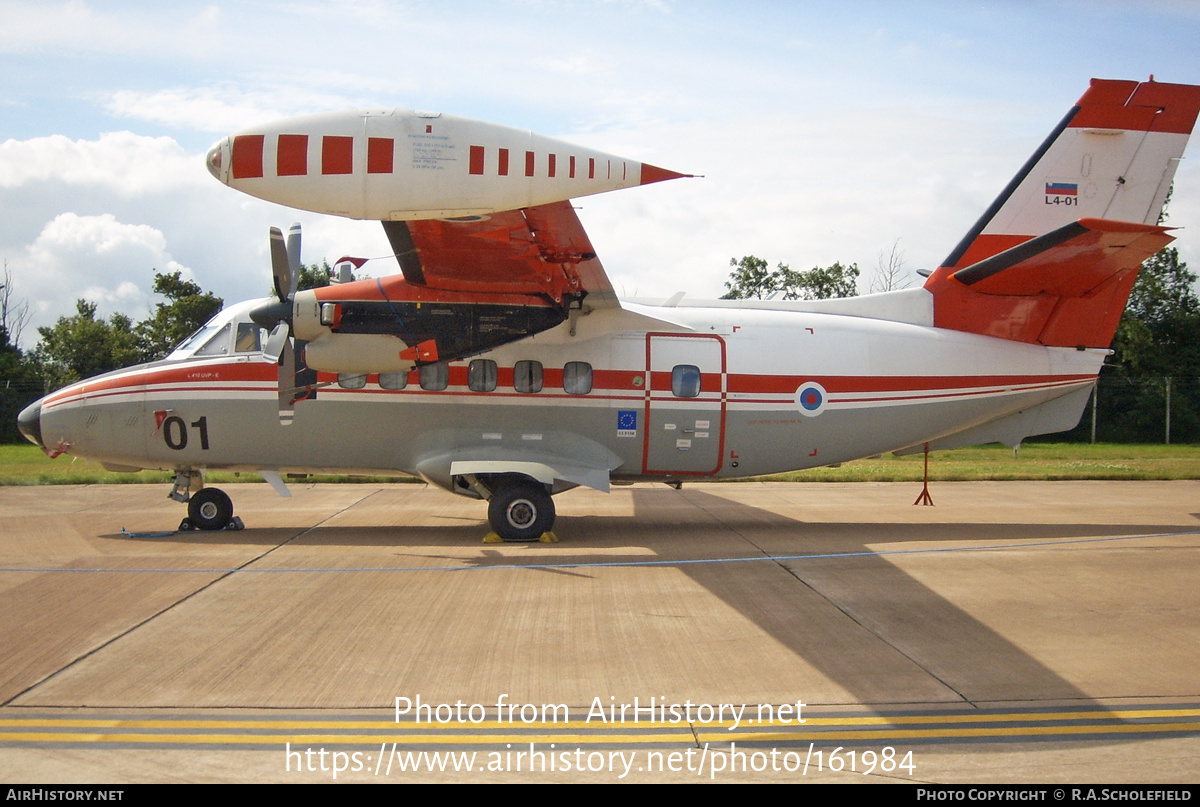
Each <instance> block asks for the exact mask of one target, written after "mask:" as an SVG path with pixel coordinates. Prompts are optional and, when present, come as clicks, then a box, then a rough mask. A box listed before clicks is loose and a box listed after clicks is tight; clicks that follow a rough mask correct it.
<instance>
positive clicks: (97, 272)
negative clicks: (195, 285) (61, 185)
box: [9, 213, 191, 327]
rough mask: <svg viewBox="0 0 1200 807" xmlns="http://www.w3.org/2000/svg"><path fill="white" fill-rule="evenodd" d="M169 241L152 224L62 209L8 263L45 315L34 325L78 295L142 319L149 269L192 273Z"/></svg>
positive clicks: (54, 314)
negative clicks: (174, 253) (177, 258)
mask: <svg viewBox="0 0 1200 807" xmlns="http://www.w3.org/2000/svg"><path fill="white" fill-rule="evenodd" d="M166 245H167V239H166V237H165V236H164V235H163V234H162V232H160V231H159V230H157V229H155V228H154V227H150V226H147V225H144V224H126V223H123V222H120V221H118V220H117V219H116V217H115V216H113V215H112V214H109V213H105V214H103V215H99V216H80V215H78V214H76V213H61V214H59V215H58V216H55V217H54V219H53V220H52V221H50V222H47V224H46V226H45V227H43V228H42V231H41V233H40V234H39V235H38V237H37V239H36V240H35V241H34V242H33V243H32V244H30V245H29V247H28V248H27V249H26V252H25V254H24V255H23V256H21V257H19V258H16V259H14V260H12V261H11V262H10V264H9V266H10V269H11V270H12V272H13V275H14V278H13V282H14V286H15V288H16V289H17V291H18V293H19V294H20V295H21V296H22V297H23V298H25V299H27V300H29V301H30V303H31V306H32V307H33V309H34V310H35V311H37V312H41V313H42V316H37V315H35V318H34V319H35V321H34V322H33V323H31V324H32V325H33V326H34V327H37V326H38V325H47V324H50V322H52V321H53V320H54V319H55V318H56V317H57V316H61V315H63V314H65V313H67V312H69V311H71V310H72V309H73V308H74V301H75V299H77V298H80V297H82V298H84V299H86V300H89V301H91V302H94V303H97V304H98V306H99V313H100V314H101V315H102V316H107V315H108V314H111V313H114V312H117V311H120V312H122V313H126V314H129V315H130V316H131V317H133V318H134V319H139V318H141V317H144V316H145V314H146V313H147V312H148V310H149V303H150V294H149V286H150V283H149V282H147V281H148V280H149V279H150V278H152V272H151V269H154V268H158V269H160V270H169V271H175V270H176V269H178V270H180V271H182V272H183V273H184V274H185V275H186V276H189V277H190V276H191V272H190V270H188V269H187V268H186V267H184V266H182V265H180V264H179V263H177V262H176V261H174V260H173V259H172V257H171V255H170V254H169V253H168V252H167V249H166Z"/></svg>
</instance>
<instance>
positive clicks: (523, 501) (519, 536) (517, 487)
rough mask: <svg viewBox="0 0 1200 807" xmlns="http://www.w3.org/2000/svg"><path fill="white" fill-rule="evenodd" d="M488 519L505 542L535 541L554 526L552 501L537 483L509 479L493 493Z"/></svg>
mask: <svg viewBox="0 0 1200 807" xmlns="http://www.w3.org/2000/svg"><path fill="white" fill-rule="evenodd" d="M488 522H489V523H490V524H491V525H492V529H493V530H495V532H496V534H497V535H499V536H500V537H501V538H503V539H504V540H506V541H536V540H537V539H538V538H540V537H542V533H544V532H549V530H550V528H551V527H553V526H554V500H553V499H551V498H550V494H549V493H547V492H546V488H545V487H543V486H542V485H541V484H539V483H537V482H534V481H532V480H531V481H527V482H511V483H508V484H506V485H503V486H501V488H500V489H499V490H497V491H496V492H495V493H494V494H493V495H492V500H491V501H490V502H489V503H488Z"/></svg>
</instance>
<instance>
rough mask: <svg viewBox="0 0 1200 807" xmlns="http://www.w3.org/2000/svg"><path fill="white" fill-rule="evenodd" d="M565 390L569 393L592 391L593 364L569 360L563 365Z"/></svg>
mask: <svg viewBox="0 0 1200 807" xmlns="http://www.w3.org/2000/svg"><path fill="white" fill-rule="evenodd" d="M563 391H564V392H566V393H567V394H569V395H587V394H588V393H589V392H591V391H592V365H590V364H588V363H587V362H586V361H569V362H567V363H566V366H564V367H563Z"/></svg>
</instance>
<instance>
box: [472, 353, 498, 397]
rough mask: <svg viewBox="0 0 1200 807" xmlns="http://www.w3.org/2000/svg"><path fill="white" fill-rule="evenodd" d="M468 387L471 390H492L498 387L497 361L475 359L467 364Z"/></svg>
mask: <svg viewBox="0 0 1200 807" xmlns="http://www.w3.org/2000/svg"><path fill="white" fill-rule="evenodd" d="M467 387H468V388H470V390H471V392H491V391H492V390H494V389H495V388H496V362H494V361H492V360H491V359H475V360H474V361H472V362H471V363H470V364H469V365H467Z"/></svg>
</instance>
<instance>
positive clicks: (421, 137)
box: [20, 80, 1200, 540]
mask: <svg viewBox="0 0 1200 807" xmlns="http://www.w3.org/2000/svg"><path fill="white" fill-rule="evenodd" d="M1198 111H1200V87H1193V86H1185V85H1175V84H1162V83H1157V82H1154V81H1149V82H1144V83H1138V82H1134V81H1107V80H1093V81H1092V83H1091V86H1090V87H1089V88H1088V90H1087V92H1085V93H1084V95H1083V97H1082V98H1080V100H1079V101H1078V103H1077V104H1076V105H1075V106H1074V107H1072V108H1071V110H1070V112H1068V114H1067V115H1066V117H1064V118H1063V120H1062V121H1061V122H1060V123H1059V124H1058V125H1057V126H1056V127H1055V128H1054V130H1053V131H1052V132H1051V134H1050V136H1049V137H1048V138H1047V139H1046V141H1045V142H1044V143H1042V145H1041V146H1040V147H1038V149H1037V150H1036V151H1035V152H1034V154H1033V156H1032V157H1031V158H1030V159H1029V161H1028V162H1027V163H1026V164H1025V165H1024V166H1023V167H1022V168H1021V169H1020V171H1019V172H1018V173H1017V175H1016V176H1015V177H1014V178H1013V180H1012V181H1011V182H1010V183H1009V184H1008V185H1007V186H1006V187H1005V188H1004V189H1003V190H1002V192H1001V193H1000V195H999V197H998V198H997V199H996V201H995V202H994V203H993V204H992V205H991V206H990V207H989V208H988V209H987V211H985V212H984V214H983V216H982V217H981V218H980V219H979V221H978V222H977V223H976V224H975V226H973V227H972V228H971V229H970V231H969V232H968V233H967V234H966V235H965V236H964V237H963V239H962V240H961V241H960V243H959V244H958V245H957V246H955V247H954V249H953V250H952V251H951V253H950V255H949V257H947V259H946V260H945V261H943V264H942V265H941V266H940V267H938V268H936V269H935V270H933V271H932V272H931V273H930V274H929V276H928V279H927V280H926V282H925V284H924V286H923V287H921V288H915V289H907V290H904V291H897V292H887V293H884V294H876V295H869V296H865V297H855V298H848V299H841V300H825V301H796V302H789V301H757V300H737V301H725V300H721V301H708V302H692V301H686V302H685V301H682V300H679V299H675V298H673V299H672V300H670V301H667V302H665V303H662V304H646V303H644V302H643V303H637V302H629V301H621V300H618V298H617V296H616V294H615V293H614V292H613V289H612V286H611V284H610V283H609V281H608V278H607V276H606V275H605V273H604V270H603V268H602V267H601V265H600V262H599V260H598V259H597V258H596V255H595V252H594V250H593V249H592V246H591V244H590V242H589V241H588V238H587V236H586V234H585V233H584V232H583V228H582V227H581V225H580V223H579V220H578V218H577V217H576V215H575V212H574V210H573V208H572V207H571V205H570V203H569V201H568V200H569V199H571V198H574V197H578V196H583V195H587V194H589V193H598V192H602V191H608V190H614V189H618V188H623V187H629V186H636V185H642V184H646V183H648V182H656V181H660V180H664V179H672V178H676V177H679V176H682V175H681V174H676V173H674V172H671V171H667V170H664V169H660V168H656V167H654V166H649V165H645V164H642V163H638V162H636V161H632V160H625V159H621V158H618V157H614V156H612V155H608V154H602V153H600V152H596V151H593V150H588V149H583V148H579V147H576V146H572V145H570V144H567V143H564V142H561V141H557V140H551V139H549V138H543V137H540V136H538V135H535V134H532V133H530V132H522V131H519V130H514V129H510V128H507V127H501V126H495V125H493V124H487V123H482V122H479V121H471V120H467V119H463V118H456V117H452V116H449V115H440V114H436V113H425V112H403V111H392V110H389V111H352V112H344V113H337V114H331V115H321V116H313V117H306V118H296V119H290V120H285V121H281V122H278V123H275V124H272V125H269V126H262V127H257V128H255V129H252V130H249V131H246V132H242V133H239V134H235V135H231V136H230V137H227V138H225V139H224V140H222V141H221V142H219V143H218V144H217V145H216V146H214V147H213V149H212V150H211V151H210V152H209V154H208V158H207V162H208V168H209V170H210V172H211V173H212V174H213V175H214V176H215V177H217V178H218V179H219V180H221V181H222V182H224V183H225V184H227V185H229V186H230V187H233V188H236V189H238V190H242V191H244V192H246V193H249V194H252V195H254V196H258V197H260V198H263V199H268V200H271V201H274V202H279V203H281V204H286V205H291V206H293V207H297V208H301V209H305V210H313V211H317V212H322V213H331V214H335V215H343V216H350V217H355V218H376V219H379V220H381V221H382V222H383V226H384V228H385V230H386V232H387V235H388V237H389V239H390V241H391V244H392V246H393V248H394V251H395V253H396V257H397V259H398V262H399V265H400V269H401V274H400V275H395V276H390V277H382V278H379V279H372V280H360V281H354V282H346V283H340V284H336V285H331V286H329V287H326V288H322V289H316V290H312V291H300V292H297V291H295V276H296V272H297V270H298V267H299V249H300V236H299V231H298V228H294V230H293V232H292V233H291V234H289V236H288V237H287V238H285V237H284V235H283V234H282V233H281V232H279V231H278V230H275V231H273V232H272V263H273V269H274V275H275V286H276V297H275V298H274V299H270V300H262V301H251V302H248V303H243V304H241V305H238V306H233V307H231V308H229V309H226V310H225V311H223V312H221V313H220V314H218V315H217V316H216V317H215V318H214V319H213V320H212V321H211V322H210V323H209V324H208V325H206V326H205V328H204V329H202V330H201V331H200V332H199V333H197V334H196V335H194V336H193V337H192V338H191V339H189V340H188V341H187V342H185V343H184V344H183V345H181V346H180V347H179V348H178V349H177V350H176V351H175V352H174V353H172V354H171V355H170V356H169V357H168V358H167V359H166V360H165V361H161V362H155V363H153V364H148V365H140V366H137V367H130V368H128V369H125V370H120V371H117V372H114V373H109V374H107V375H103V376H99V377H97V378H93V379H88V380H86V381H82V382H79V383H77V384H73V385H71V386H69V387H66V388H65V389H62V390H59V391H58V392H55V393H53V394H51V395H48V396H46V397H45V398H43V399H42V400H41V401H39V402H37V403H36V404H33V405H32V406H30V407H29V408H27V409H26V410H25V411H24V412H23V413H22V414H21V417H20V426H21V430H22V431H23V432H24V433H25V434H26V436H27V437H29V439H31V440H32V441H33V442H35V443H37V444H39V445H41V446H43V448H45V449H46V450H47V452H48V453H51V454H55V455H56V454H58V453H63V452H69V453H72V454H75V455H78V456H82V457H89V458H92V459H96V460H98V461H100V462H102V463H103V464H104V465H105V466H106V467H108V468H116V469H122V470H135V469H140V468H162V469H168V470H173V471H174V472H175V473H176V484H175V487H174V489H173V490H172V495H173V497H175V498H177V499H180V500H183V501H189V520H190V522H191V523H192V524H193V525H194V526H197V527H200V528H203V529H218V528H221V527H224V526H226V525H227V524H228V523H229V522H230V519H231V518H232V514H233V507H232V503H231V502H230V500H229V497H228V496H226V495H225V494H224V493H221V492H220V491H217V490H214V489H212V488H204V487H203V472H204V471H205V470H209V469H231V470H245V471H260V472H263V473H264V476H265V477H266V478H267V479H268V480H270V481H272V482H273V483H274V484H276V486H277V487H278V488H279V489H281V491H282V490H283V484H282V482H281V481H280V473H281V472H301V473H303V472H316V471H320V472H338V473H359V472H367V473H386V472H393V471H403V472H408V473H413V474H418V475H420V476H421V477H423V478H424V479H426V480H428V481H429V482H431V483H433V484H436V485H439V486H441V487H443V488H445V489H447V490H449V491H452V492H454V493H459V494H462V495H465V496H471V497H477V498H482V499H486V500H488V501H489V507H488V517H489V521H490V522H491V526H492V528H493V530H494V531H495V532H496V533H498V534H499V535H500V536H502V537H503V538H505V539H508V540H532V539H536V538H538V537H541V536H543V535H544V534H546V533H548V532H549V530H550V529H551V527H552V525H553V523H554V504H553V500H552V499H551V495H552V494H554V493H557V492H559V491H561V490H565V489H567V488H570V487H574V486H577V485H586V486H588V487H592V488H596V489H599V490H605V491H606V490H608V489H609V485H610V484H612V483H614V482H626V481H635V480H660V481H666V482H671V483H676V482H679V481H683V480H689V479H720V478H730V477H740V476H750V475H756V474H764V473H772V472H779V471H785V470H792V469H798V468H807V467H813V466H819V465H827V464H833V463H839V462H844V461H847V460H852V459H856V458H859V457H864V456H869V455H873V454H879V453H882V452H884V451H906V450H919V448H920V447H921V446H923V445H924V444H926V443H927V444H928V445H929V446H930V447H931V448H933V449H937V448H949V447H954V446H962V445H972V444H978V443H986V442H994V441H1002V442H1005V443H1008V444H1010V445H1013V444H1016V443H1018V442H1020V441H1021V440H1022V439H1024V438H1025V437H1027V436H1030V435H1034V434H1044V433H1049V432H1055V431H1062V430H1065V429H1070V428H1072V427H1073V426H1074V425H1075V424H1076V423H1077V422H1078V421H1079V418H1080V416H1081V414H1082V412H1083V408H1084V406H1085V404H1086V401H1087V398H1088V395H1089V394H1090V391H1091V387H1092V385H1093V383H1094V382H1095V379H1096V376H1097V374H1098V373H1099V370H1100V367H1101V365H1102V363H1103V361H1104V358H1105V356H1106V355H1107V353H1108V347H1109V344H1110V343H1111V341H1112V336H1113V333H1114V331H1115V329H1116V326H1117V323H1118V321H1119V319H1120V317H1121V313H1122V311H1123V309H1124V306H1125V303H1126V300H1127V298H1128V296H1129V292H1130V289H1131V287H1132V286H1133V283H1134V280H1135V279H1136V276H1137V271H1138V267H1139V266H1140V264H1141V262H1142V261H1143V260H1145V259H1146V258H1147V257H1149V256H1150V255H1153V254H1154V253H1155V252H1157V251H1158V250H1159V249H1161V248H1162V247H1163V246H1165V245H1166V244H1167V243H1169V242H1170V241H1171V240H1172V237H1171V236H1170V235H1169V234H1168V232H1167V230H1166V228H1164V227H1160V226H1158V224H1157V222H1158V220H1159V214H1160V212H1161V210H1162V206H1163V203H1164V200H1165V198H1166V195H1167V192H1168V190H1169V189H1170V186H1171V181H1172V177H1173V175H1174V171H1175V167H1176V164H1177V163H1178V161H1179V159H1180V158H1181V157H1182V155H1183V151H1184V147H1185V145H1186V143H1187V139H1188V136H1189V135H1190V133H1191V131H1192V128H1193V126H1194V124H1195V121H1196V117H1197V112H1198Z"/></svg>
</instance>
